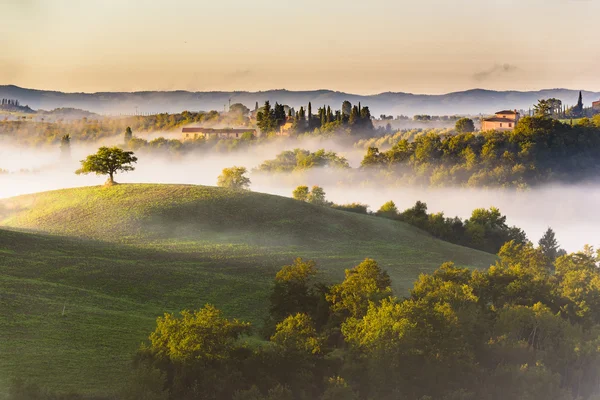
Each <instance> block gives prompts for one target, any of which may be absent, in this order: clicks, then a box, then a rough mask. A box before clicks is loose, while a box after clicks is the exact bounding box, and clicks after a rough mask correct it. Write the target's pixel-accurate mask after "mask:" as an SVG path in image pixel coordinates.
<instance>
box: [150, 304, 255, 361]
mask: <svg viewBox="0 0 600 400" xmlns="http://www.w3.org/2000/svg"><path fill="white" fill-rule="evenodd" d="M249 331H250V324H248V323H244V322H240V321H238V320H233V321H230V320H228V319H226V318H223V317H222V316H221V312H220V311H219V310H217V309H216V308H215V307H214V306H212V305H210V304H207V305H206V306H204V308H202V309H201V310H199V311H196V312H194V313H191V312H189V311H186V310H184V311H182V312H181V317H180V318H177V317H175V316H174V315H173V314H165V315H164V317H159V318H158V319H157V320H156V330H155V331H154V332H153V333H152V334H151V335H150V347H149V350H150V351H151V352H152V353H153V354H155V355H156V356H157V357H159V358H166V359H169V360H171V361H180V362H188V361H191V360H205V361H213V360H219V359H222V358H226V357H227V356H228V355H229V354H230V353H231V352H232V351H233V350H234V349H235V346H236V342H237V339H238V338H239V337H240V335H242V334H248V333H249Z"/></svg>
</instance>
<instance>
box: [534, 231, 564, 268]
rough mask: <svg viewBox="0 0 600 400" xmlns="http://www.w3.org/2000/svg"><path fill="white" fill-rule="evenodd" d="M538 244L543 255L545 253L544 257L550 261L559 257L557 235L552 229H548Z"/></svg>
mask: <svg viewBox="0 0 600 400" xmlns="http://www.w3.org/2000/svg"><path fill="white" fill-rule="evenodd" d="M538 244H539V246H540V250H542V253H544V255H545V256H546V257H548V259H549V260H550V261H554V260H556V257H558V254H559V248H558V241H557V240H556V235H555V234H554V231H553V230H552V228H548V229H547V230H546V232H545V233H544V236H542V238H541V239H540V241H539V242H538Z"/></svg>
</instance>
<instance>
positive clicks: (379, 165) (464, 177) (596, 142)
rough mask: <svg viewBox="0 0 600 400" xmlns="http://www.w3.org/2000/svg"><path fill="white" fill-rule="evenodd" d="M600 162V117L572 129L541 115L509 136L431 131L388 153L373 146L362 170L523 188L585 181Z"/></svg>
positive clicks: (422, 181)
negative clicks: (442, 134)
mask: <svg viewBox="0 0 600 400" xmlns="http://www.w3.org/2000/svg"><path fill="white" fill-rule="evenodd" d="M599 160H600V119H597V120H596V119H595V120H594V121H592V120H587V119H584V120H582V121H581V122H580V123H579V124H577V125H573V126H570V125H567V124H563V123H561V122H560V121H558V120H556V119H552V118H549V117H548V116H536V117H524V118H521V120H520V121H519V123H518V124H517V126H516V128H515V129H514V130H513V131H510V132H495V131H491V132H482V133H481V134H477V135H476V134H473V133H462V134H456V135H447V136H441V135H438V134H434V133H429V134H426V135H422V136H419V137H416V138H415V139H414V140H413V141H409V140H407V139H401V140H399V141H398V142H396V143H395V144H394V145H393V147H392V148H391V149H389V150H387V151H380V150H379V149H378V148H376V147H370V148H369V149H368V150H367V152H366V154H365V156H364V158H363V160H362V162H361V167H362V169H365V170H382V171H386V172H388V173H387V174H386V179H393V180H396V181H398V182H403V183H405V184H419V185H430V186H471V187H492V186H496V187H497V186H500V187H517V188H524V187H527V186H532V185H536V184H542V183H546V182H549V181H565V182H569V183H572V182H573V181H574V180H583V179H586V178H588V177H590V176H592V175H593V174H595V173H596V172H595V171H597V170H598V168H600V161H599Z"/></svg>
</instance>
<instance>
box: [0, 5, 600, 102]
mask: <svg viewBox="0 0 600 400" xmlns="http://www.w3.org/2000/svg"><path fill="white" fill-rule="evenodd" d="M599 15H600V0H501V1H497V0H453V1H449V0H414V1H405V0H368V1H365V0H344V1H341V0H302V1H298V0H296V1H293V2H292V1H289V0H276V1H275V0H219V1H207V0H169V1H165V0H144V1H142V0H139V1H137V0H128V1H123V0H85V1H81V0H0V49H1V51H0V84H15V85H19V86H23V87H30V88H38V89H52V90H61V91H69V92H81V91H84V92H95V91H137V90H193V91H210V90H225V91H230V90H250V91H258V90H268V89H283V88H285V89H289V90H313V89H332V90H339V91H344V92H351V93H357V94H374V93H381V92H387V91H393V92H412V93H429V94H438V93H447V92H452V91H459V90H466V89H472V88H485V89H494V90H509V89H511V90H538V89H544V88H558V87H560V88H570V89H587V90H594V91H600V73H598V71H599V70H600V45H599V44H598V38H599V35H600V33H599V32H600V31H599V27H598V16H599Z"/></svg>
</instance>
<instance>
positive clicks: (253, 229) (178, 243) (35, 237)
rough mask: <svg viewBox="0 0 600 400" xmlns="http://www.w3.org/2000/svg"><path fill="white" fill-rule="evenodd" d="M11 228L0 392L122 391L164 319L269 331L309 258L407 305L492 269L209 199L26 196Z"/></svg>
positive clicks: (368, 227) (307, 208)
mask: <svg viewBox="0 0 600 400" xmlns="http://www.w3.org/2000/svg"><path fill="white" fill-rule="evenodd" d="M0 225H2V226H4V227H6V228H10V229H11V230H0V295H1V297H0V391H1V390H2V387H3V385H4V384H5V383H6V380H7V379H9V377H11V376H22V377H28V378H31V379H34V380H35V381H37V382H39V383H40V384H42V385H46V386H49V387H51V388H55V389H59V390H61V391H69V390H77V391H83V392H87V393H107V392H111V391H112V390H114V389H116V388H118V386H119V385H120V382H121V381H122V379H123V376H124V375H125V374H126V371H127V364H128V361H129V360H130V358H131V355H132V354H133V353H134V352H135V350H136V349H137V347H138V346H139V344H140V343H141V342H142V341H143V340H145V338H146V337H147V336H148V334H149V332H150V331H151V330H152V329H153V326H154V321H155V318H156V317H157V316H159V315H162V314H163V313H164V312H176V311H179V310H181V309H184V308H190V309H194V308H199V307H201V306H203V305H204V304H205V303H207V302H210V303H213V304H215V305H216V306H217V307H218V308H220V309H222V310H223V311H224V312H225V313H226V314H227V315H229V316H235V317H239V318H242V319H245V320H249V321H251V322H253V323H255V324H260V322H261V321H262V318H263V317H264V315H265V312H266V308H267V303H266V301H267V296H268V293H269V290H270V285H271V282H272V279H273V276H274V274H275V272H276V271H277V270H278V269H279V268H280V267H281V266H282V265H284V264H288V263H290V262H291V261H292V259H293V258H295V257H298V256H301V257H304V258H310V259H314V260H316V261H317V263H318V266H319V268H320V271H321V279H323V280H326V281H333V280H341V279H342V278H343V273H344V269H346V268H350V267H352V266H354V265H356V264H357V263H358V262H360V261H361V260H363V259H364V258H366V257H371V258H374V259H376V260H377V261H378V262H379V263H380V264H381V265H382V266H383V267H384V268H385V269H386V270H387V271H388V272H389V274H390V276H391V278H392V281H393V283H394V290H395V291H396V293H397V294H399V295H403V294H406V293H407V291H408V289H409V288H410V287H411V286H412V283H413V281H414V280H415V279H416V278H417V277H418V275H419V274H420V273H422V272H429V271H431V270H433V269H434V268H436V267H438V266H439V265H440V264H441V263H442V262H445V261H449V260H452V261H454V262H456V263H457V264H459V265H463V266H470V267H486V266H488V265H489V264H490V263H492V262H493V261H494V256H492V255H490V254H487V253H482V252H479V251H476V250H472V249H468V248H464V247H460V246H456V245H453V244H450V243H447V242H443V241H440V240H437V239H435V238H433V237H431V236H430V235H428V234H427V233H425V232H422V231H420V230H418V229H416V228H414V227H411V226H409V225H406V224H403V223H400V222H395V221H390V220H386V219H382V218H376V217H372V216H366V215H359V214H353V213H348V212H343V211H337V210H332V209H329V208H324V207H317V206H313V205H310V204H306V203H302V202H298V201H295V200H292V199H288V198H284V197H278V196H271V195H265V194H260V193H252V192H232V191H229V190H226V189H221V188H213V187H202V186H185V185H117V186H113V187H88V188H79V189H67V190H59V191H53V192H46V193H40V194H34V195H27V196H20V197H16V198H12V199H6V200H0ZM15 230H18V231H15ZM33 231H36V232H33ZM63 308H64V310H65V313H64V315H63ZM3 379H4V381H3Z"/></svg>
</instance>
